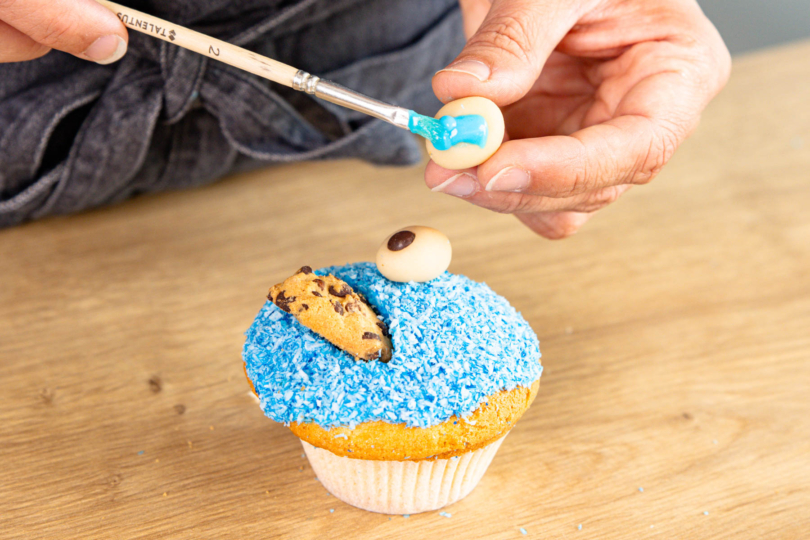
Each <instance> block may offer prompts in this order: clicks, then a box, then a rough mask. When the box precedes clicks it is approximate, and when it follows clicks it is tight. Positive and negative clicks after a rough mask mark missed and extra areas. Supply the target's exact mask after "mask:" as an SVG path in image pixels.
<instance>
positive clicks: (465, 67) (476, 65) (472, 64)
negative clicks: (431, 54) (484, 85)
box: [436, 60, 489, 82]
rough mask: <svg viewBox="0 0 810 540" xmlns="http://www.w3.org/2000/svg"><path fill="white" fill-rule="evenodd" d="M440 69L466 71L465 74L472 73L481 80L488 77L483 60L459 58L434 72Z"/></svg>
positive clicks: (457, 71)
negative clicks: (459, 59) (458, 60)
mask: <svg viewBox="0 0 810 540" xmlns="http://www.w3.org/2000/svg"><path fill="white" fill-rule="evenodd" d="M442 71H452V72H454V73H466V74H467V75H472V76H473V77H475V78H476V79H478V80H479V81H481V82H484V81H486V80H487V79H489V66H487V65H486V64H485V63H483V62H479V61H478V60H461V61H460V62H456V63H455V64H451V65H449V66H447V67H446V68H444V69H440V70H439V71H437V72H436V73H441V72H442Z"/></svg>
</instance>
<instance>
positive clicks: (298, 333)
mask: <svg viewBox="0 0 810 540" xmlns="http://www.w3.org/2000/svg"><path fill="white" fill-rule="evenodd" d="M315 273H316V274H318V275H327V274H332V275H334V276H336V277H338V278H340V279H342V280H343V281H345V282H346V283H348V284H349V285H350V286H351V287H352V288H353V289H354V290H355V291H358V292H360V293H362V294H363V295H365V297H366V298H367V299H368V301H369V303H370V304H371V305H372V306H373V307H374V309H375V310H376V311H377V314H378V315H379V316H380V318H381V319H382V320H383V322H385V323H386V324H387V325H388V328H389V332H390V333H391V341H392V343H393V349H394V354H393V357H392V358H391V360H390V361H389V362H387V363H383V362H379V361H370V362H364V361H358V360H355V359H354V358H353V357H352V356H351V355H349V354H348V353H346V352H344V351H342V350H340V349H338V348H337V347H335V346H334V345H332V344H331V343H329V342H328V341H326V340H325V339H324V338H322V337H321V336H319V335H318V334H316V333H315V332H312V331H311V330H310V329H308V328H307V327H305V326H304V325H302V324H300V323H299V322H298V321H296V320H295V318H294V317H293V316H292V315H290V314H288V313H285V312H284V311H282V310H281V309H279V308H278V307H276V306H275V305H274V304H273V303H272V302H267V303H265V305H264V307H262V309H261V311H260V312H259V314H258V315H257V316H256V319H255V320H254V322H253V324H252V325H251V327H250V328H249V329H248V331H247V333H246V335H247V340H246V342H245V346H244V349H243V353H242V355H243V358H244V360H245V364H246V369H247V374H248V377H249V378H250V380H251V381H252V383H253V386H254V388H255V390H256V393H257V394H258V395H259V401H260V402H261V407H262V410H263V411H264V413H265V414H266V415H267V416H269V417H270V418H272V419H273V420H275V421H277V422H282V423H285V424H286V423H289V422H293V421H296V422H315V423H317V424H318V425H319V426H321V427H324V428H329V427H332V426H347V427H350V428H353V427H354V426H355V425H357V424H360V423H363V422H368V421H373V420H383V421H386V422H389V423H394V424H400V423H404V424H406V425H407V426H409V427H429V426H433V425H436V424H440V423H442V422H444V421H446V420H448V419H449V418H450V417H451V416H453V415H456V416H459V417H464V416H466V415H469V414H470V413H472V412H473V411H474V410H475V409H477V408H478V406H479V405H480V404H481V403H482V402H484V401H485V400H486V398H487V396H490V395H492V394H495V393H498V392H500V391H503V390H512V389H514V388H516V387H518V386H524V387H528V386H530V385H531V384H532V383H533V382H534V381H536V380H537V379H539V378H540V375H541V373H542V371H543V368H542V366H541V365H540V347H539V343H538V341H537V336H536V335H535V334H534V332H533V331H532V329H531V327H530V326H529V324H528V323H527V322H526V321H525V320H524V319H523V317H522V316H521V315H520V314H519V313H518V312H517V311H515V309H514V308H513V307H512V306H511V305H510V304H509V302H507V301H506V299H504V298H503V297H501V296H499V295H497V294H495V293H494V292H493V291H492V289H490V288H489V287H488V286H487V285H486V284H484V283H476V282H474V281H472V280H470V279H469V278H467V277H464V276H461V275H456V274H451V273H449V272H445V273H444V274H442V275H441V276H439V277H437V278H436V279H433V280H431V281H429V282H427V283H415V282H410V283H397V282H393V281H389V280H388V279H386V278H385V277H383V276H382V275H381V274H380V273H379V272H378V271H377V267H376V265H374V264H373V263H355V264H349V265H346V266H333V267H328V268H323V269H321V270H318V271H316V272H315Z"/></svg>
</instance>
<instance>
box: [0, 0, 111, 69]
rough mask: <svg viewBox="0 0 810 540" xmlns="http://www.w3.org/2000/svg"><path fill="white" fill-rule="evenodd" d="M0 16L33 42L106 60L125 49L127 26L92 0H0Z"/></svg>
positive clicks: (85, 57) (103, 62) (87, 58)
mask: <svg viewBox="0 0 810 540" xmlns="http://www.w3.org/2000/svg"><path fill="white" fill-rule="evenodd" d="M0 20H2V21H5V22H6V23H7V24H9V25H11V26H13V27H14V28H16V29H17V30H18V31H20V32H22V33H23V34H25V35H27V36H28V37H29V38H31V39H33V40H34V41H36V42H37V43H40V44H42V45H44V46H46V47H50V48H52V49H58V50H60V51H64V52H66V53H70V54H72V55H75V56H78V57H79V58H84V59H85V60H91V61H93V62H98V63H99V64H109V63H112V62H115V61H116V60H120V59H121V57H122V56H124V53H126V50H127V30H126V28H125V27H124V25H123V24H122V23H121V21H119V20H118V17H116V16H115V14H114V13H113V12H112V11H110V10H109V9H107V8H105V7H104V6H102V5H100V4H98V3H97V2H95V1H94V0H25V1H24V2H20V1H17V2H3V1H0Z"/></svg>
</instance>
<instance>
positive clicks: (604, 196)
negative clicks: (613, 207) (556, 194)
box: [575, 186, 623, 213]
mask: <svg viewBox="0 0 810 540" xmlns="http://www.w3.org/2000/svg"><path fill="white" fill-rule="evenodd" d="M622 192H623V190H622V189H621V188H620V187H619V186H611V187H607V188H604V189H600V190H598V191H595V192H593V193H592V194H589V195H588V196H587V197H586V198H585V200H584V201H582V203H580V204H578V205H577V206H576V208H575V210H576V211H577V212H585V213H591V212H596V211H597V210H601V209H602V208H604V207H605V206H608V205H609V204H613V203H614V202H616V201H617V200H618V198H619V197H620V196H621V194H622Z"/></svg>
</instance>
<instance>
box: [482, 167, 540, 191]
mask: <svg viewBox="0 0 810 540" xmlns="http://www.w3.org/2000/svg"><path fill="white" fill-rule="evenodd" d="M530 181H531V178H530V177H529V173H527V172H526V171H524V170H523V169H518V168H517V167H506V168H505V169H502V170H501V171H500V172H499V173H498V174H496V175H495V176H493V177H492V179H491V180H490V181H489V183H488V184H487V191H512V192H517V191H523V190H524V189H526V188H527V187H529V182H530Z"/></svg>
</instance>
